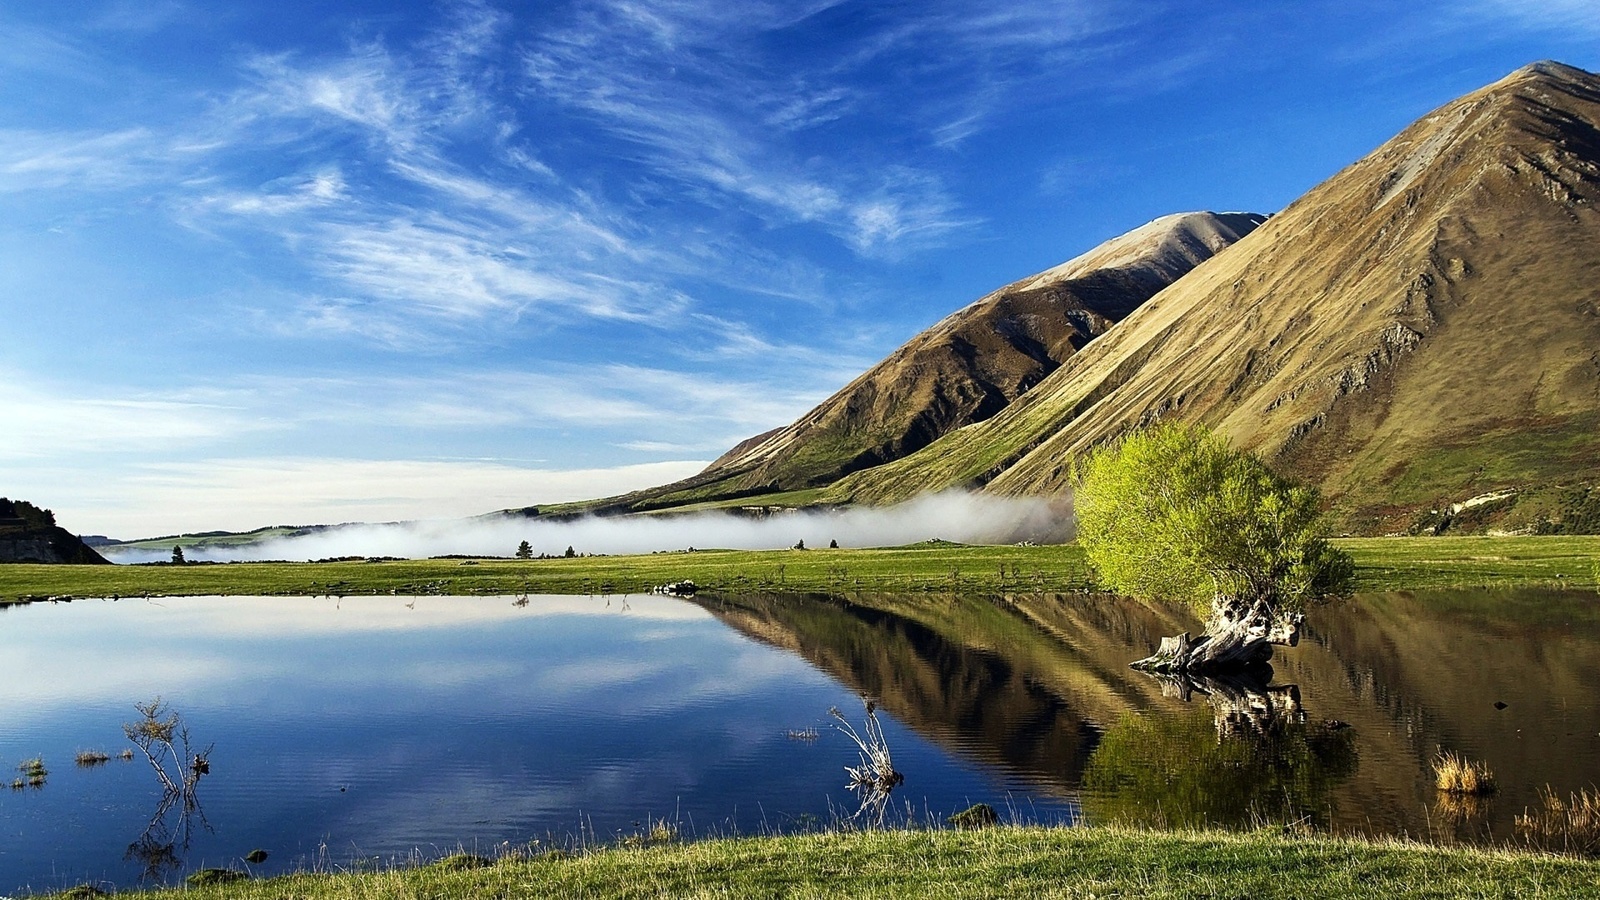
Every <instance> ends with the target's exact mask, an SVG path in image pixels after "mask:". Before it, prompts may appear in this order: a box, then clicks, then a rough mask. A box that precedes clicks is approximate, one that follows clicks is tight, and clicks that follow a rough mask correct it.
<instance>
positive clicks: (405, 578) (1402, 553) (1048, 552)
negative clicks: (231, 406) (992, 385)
mask: <svg viewBox="0 0 1600 900" xmlns="http://www.w3.org/2000/svg"><path fill="white" fill-rule="evenodd" d="M1335 543H1336V544H1337V545H1338V546H1340V547H1342V548H1344V549H1345V550H1347V551H1349V552H1350V553H1351V555H1353V556H1354V557H1355V560H1356V586H1357V589H1358V590H1361V591H1391V590H1422V589H1437V588H1483V587H1488V588H1514V587H1569V588H1588V589H1592V588H1594V587H1595V586H1596V584H1595V581H1596V578H1597V577H1600V537H1597V536H1581V537H1568V536H1546V537H1502V538H1485V537H1444V538H1351V539H1343V540H1339V541H1336V542H1335ZM686 578H687V579H692V580H693V581H694V582H695V583H697V584H699V585H700V586H701V588H702V589H703V590H707V591H717V592H723V593H739V592H793V593H802V592H818V593H833V594H848V593H852V592H856V591H870V592H875V593H884V592H892V593H912V594H917V593H948V592H956V593H989V594H997V593H1008V592H1009V593H1032V592H1039V593H1061V592H1070V591H1083V590H1092V589H1094V586H1095V585H1094V578H1093V575H1092V573H1091V572H1090V570H1089V567H1088V565H1087V563H1086V562H1085V561H1084V558H1083V553H1082V552H1081V551H1080V550H1079V549H1078V548H1077V547H1075V546H1072V545H1067V546H1061V547H1014V546H1003V547H976V546H965V545H957V544H943V543H937V544H934V543H930V544H915V545H912V546H909V547H898V548H892V549H870V550H826V549H821V550H804V551H800V550H753V551H746V550H702V551H697V552H694V553H686V552H674V553H653V554H646V555H640V556H591V557H579V558H576V559H545V560H528V561H521V560H503V559H486V560H482V561H477V562H475V563H473V564H463V561H461V560H454V559H447V560H412V561H402V562H395V561H388V562H370V563H369V562H333V563H230V564H226V565H188V566H59V565H32V564H9V565H0V603H4V602H14V601H17V600H21V599H27V598H39V597H51V596H69V597H110V596H120V597H138V596H177V595H211V594H233V595H238V594H262V595H291V594H292V595H315V594H347V595H348V594H389V593H396V594H463V595H466V594H517V593H533V594H585V593H641V592H644V591H646V590H648V589H649V588H650V587H651V586H653V585H657V584H665V583H667V582H671V581H679V580H682V579H686Z"/></svg>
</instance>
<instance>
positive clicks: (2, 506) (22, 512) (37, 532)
mask: <svg viewBox="0 0 1600 900" xmlns="http://www.w3.org/2000/svg"><path fill="white" fill-rule="evenodd" d="M0 563H77V564H95V565H105V564H109V563H108V562H107V560H106V558H105V557H103V556H101V555H100V554H99V553H96V552H95V551H94V550H92V549H90V548H89V546H88V545H86V544H84V542H83V541H81V540H79V539H78V538H77V536H76V535H74V534H72V533H71V532H69V531H67V530H66V529H65V528H62V527H61V526H59V525H57V524H56V517H55V513H52V512H51V511H50V510H48V509H42V508H40V507H37V506H34V505H33V504H32V503H29V502H27V501H25V500H9V499H7V498H4V497H0Z"/></svg>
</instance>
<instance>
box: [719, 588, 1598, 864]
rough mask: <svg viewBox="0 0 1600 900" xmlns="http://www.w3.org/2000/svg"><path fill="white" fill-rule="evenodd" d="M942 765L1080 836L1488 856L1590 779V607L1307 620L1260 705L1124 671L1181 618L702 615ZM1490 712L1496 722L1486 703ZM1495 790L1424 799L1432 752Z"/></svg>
mask: <svg viewBox="0 0 1600 900" xmlns="http://www.w3.org/2000/svg"><path fill="white" fill-rule="evenodd" d="M698 602H699V605H701V606H702V607H703V608H705V609H706V610H708V611H709V612H711V613H712V614H713V615H715V616H716V617H717V618H719V619H720V620H722V621H723V622H725V623H727V624H728V625H730V626H732V627H733V628H736V629H738V630H739V631H741V632H743V633H744V634H746V635H748V636H750V637H752V638H755V639H757V640H761V641H764V642H766V643H769V644H772V645H775V646H778V647H781V648H784V649H787V650H789V651H791V652H794V653H797V654H799V655H801V656H803V657H804V658H805V659H807V660H808V661H810V662H811V663H812V664H813V665H816V666H817V667H818V668H820V669H822V670H823V671H824V672H826V673H828V674H829V675H831V676H833V677H834V678H837V679H839V680H840V681H841V682H843V683H845V684H846V685H848V686H850V687H852V688H854V689H855V690H858V691H860V692H861V693H863V694H867V695H870V696H872V697H875V698H877V699H878V701H879V702H880V703H881V704H882V706H883V708H884V709H885V710H887V711H888V712H889V713H890V714H892V715H894V716H895V717H896V718H898V719H899V720H900V721H902V722H904V723H906V724H907V725H908V726H910V727H911V728H913V729H915V730H917V731H918V732H920V733H922V734H923V735H925V736H927V737H928V738H930V739H932V740H934V741H935V742H937V743H940V744H942V745H944V746H946V747H948V748H950V749H951V750H953V751H955V752H957V753H960V754H963V755H966V756H968V757H971V758H976V759H980V760H982V761H984V762H985V763H988V764H991V765H998V766H1001V767H1003V768H1004V769H1006V770H1008V772H1009V773H1011V774H1012V775H1013V776H1015V777H1018V778H1020V779H1022V780H1024V781H1026V782H1028V783H1030V784H1032V785H1036V786H1037V787H1038V789H1039V790H1041V791H1043V792H1046V793H1050V794H1053V795H1056V796H1060V797H1064V798H1081V802H1082V807H1083V809H1084V811H1085V814H1086V815H1087V816H1088V818H1089V820H1090V821H1123V822H1135V823H1141V824H1166V825H1185V826H1189V825H1206V824H1209V825H1222V826H1230V827H1251V826H1255V825H1259V824H1262V823H1263V822H1268V821H1271V822H1279V823H1284V824H1291V823H1297V824H1300V825H1303V826H1309V827H1318V828H1326V829H1330V830H1334V831H1339V832H1346V833H1366V834H1398V835H1409V836H1413V837H1424V838H1431V839H1434V840H1456V839H1461V840H1473V841H1484V840H1506V839H1511V838H1513V837H1514V836H1515V831H1514V828H1513V817H1514V816H1515V815H1517V814H1519V813H1522V812H1524V811H1525V810H1526V809H1527V808H1530V807H1534V806H1536V805H1538V803H1539V791H1540V790H1541V789H1542V788H1544V787H1545V786H1546V785H1549V786H1551V787H1552V788H1553V789H1554V790H1555V791H1556V792H1558V793H1561V794H1565V793H1566V792H1569V791H1573V790H1577V789H1579V788H1583V787H1589V786H1591V784H1592V779H1593V777H1594V775H1593V773H1594V772H1596V771H1600V768H1597V767H1600V701H1597V699H1596V696H1595V694H1594V692H1593V691H1592V690H1589V689H1588V687H1587V686H1592V685H1593V684H1595V683H1597V680H1600V603H1597V602H1596V598H1595V597H1593V596H1592V595H1583V594H1576V593H1570V592H1567V593H1564V592H1552V591H1518V592H1504V591H1501V592H1465V591H1456V592H1449V593H1443V592H1440V593H1430V594H1409V593H1405V594H1402V593H1396V594H1377V595H1367V596H1363V597H1359V598H1357V599H1355V600H1352V601H1347V602H1343V603H1339V604H1335V605H1333V606H1330V607H1323V608H1318V609H1316V610H1313V612H1312V614H1311V616H1310V618H1309V621H1308V626H1307V629H1306V631H1305V635H1304V637H1303V640H1302V642H1301V645H1300V646H1299V647H1297V648H1294V649H1285V650H1281V651H1280V653H1279V654H1278V656H1277V658H1275V659H1274V660H1273V666H1274V672H1273V674H1272V682H1271V684H1270V685H1269V684H1266V683H1262V684H1259V685H1241V684H1224V685H1218V684H1206V685H1200V686H1199V688H1200V689H1199V690H1193V689H1192V688H1194V687H1195V686H1193V685H1190V686H1187V687H1179V686H1175V685H1173V684H1172V683H1170V682H1167V683H1163V681H1162V680H1161V679H1158V678H1153V677H1148V676H1144V675H1141V674H1139V673H1135V672H1132V671H1130V670H1129V669H1128V668H1127V664H1128V662H1130V661H1131V660H1134V659H1137V658H1139V657H1141V656H1144V655H1145V654H1147V653H1148V652H1149V651H1150V649H1151V648H1152V647H1154V646H1155V644H1156V642H1157V641H1158V640H1159V637H1160V636H1161V635H1165V634H1174V633H1177V632H1179V631H1183V630H1193V629H1196V628H1197V627H1198V623H1197V622H1196V621H1195V620H1194V618H1193V617H1192V616H1191V615H1190V614H1189V613H1188V611H1187V610H1184V609H1181V608H1176V607H1167V606H1161V605H1149V604H1141V603H1134V602H1130V601H1126V600H1120V599H1116V598H1111V597H1106V596H1086V595H1069V596H1016V597H1010V598H1006V599H991V598H976V597H958V596H927V595H922V596H882V595H861V596H856V597H852V598H849V599H841V598H828V597H820V596H817V597H804V598H796V597H782V598H780V597H759V596H757V597H731V598H703V599H701V600H700V601H698ZM1497 702H1499V703H1503V704H1505V706H1504V708H1503V709H1497V708H1496V706H1495V704H1496V703H1497ZM1440 749H1445V750H1452V751H1455V752H1457V753H1460V754H1463V755H1465V756H1467V757H1469V758H1472V759H1477V760H1482V761H1484V762H1486V763H1487V764H1488V765H1489V767H1490V768H1491V769H1492V770H1493V771H1494V772H1495V773H1496V774H1497V776H1498V778H1499V782H1500V790H1499V792H1498V793H1497V794H1496V795H1494V796H1493V797H1490V798H1488V799H1487V800H1485V801H1482V802H1479V803H1475V804H1470V805H1469V804H1462V803H1459V802H1452V801H1450V800H1449V799H1448V798H1446V799H1443V800H1441V799H1440V798H1439V797H1438V796H1437V794H1436V791H1435V789H1434V786H1433V773H1432V769H1431V760H1432V759H1433V757H1434V755H1435V754H1436V753H1437V752H1438V751H1439V750H1440Z"/></svg>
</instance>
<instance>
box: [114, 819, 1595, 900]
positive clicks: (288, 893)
mask: <svg viewBox="0 0 1600 900" xmlns="http://www.w3.org/2000/svg"><path fill="white" fill-rule="evenodd" d="M1597 883H1600V862H1597V861H1593V860H1587V861H1586V860H1578V859H1570V858H1559V857H1554V856H1547V855H1541V854H1534V853H1512V852H1501V851H1486V850H1469V849H1451V848H1440V847H1426V846H1421V845H1417V844H1404V843H1396V842H1364V841H1351V840H1335V839H1331V838H1306V837H1295V836H1289V835H1285V834H1283V833H1282V832H1281V831H1262V832H1257V833H1253V834H1224V833H1215V832H1201V833H1186V832H1177V833H1171V832H1167V833H1161V832H1148V831H1134V830H1127V829H1119V828H1109V827H1094V828H1040V827H1026V828H989V829H983V830H979V831H953V830H936V831H883V832H858V833H823V834H812V835H802V836H787V837H757V838H728V839H719V840H709V841H697V842H692V843H667V844H661V845H655V846H645V847H642V848H628V847H614V848H608V849H603V850H595V851H590V852H584V853H579V854H576V855H566V854H559V855H557V854H551V855H545V856H535V857H531V858H515V857H513V858H507V859H503V860H500V861H497V862H494V863H492V864H487V865H483V866H481V867H476V868H471V867H462V866H457V865H448V864H447V865H432V866H419V867H415V868H397V869H391V870H387V871H378V872H369V873H329V874H303V875H293V876H288V877H283V878H275V879H269V880H261V881H254V880H242V881H234V882H231V883H228V884H223V885H214V886H208V887H192V888H186V889H182V890H169V891H158V892H151V893H148V894H140V895H139V896H141V897H147V898H151V900H155V898H166V897H174V898H175V897H184V898H187V900H204V898H213V897H214V898H230V900H231V898H285V897H294V898H298V900H357V898H457V897H463V898H464V897H499V898H511V897H517V898H522V897H529V898H532V897H619V898H645V897H675V898H676V897H838V896H847V897H943V898H962V897H1156V898H1163V897H1172V898H1177V897H1185V898H1188V897H1251V898H1259V900H1265V898H1272V897H1308V896H1316V897H1322V898H1341V897H1452V898H1454V897H1585V896H1594V893H1593V892H1594V886H1595V884H1597Z"/></svg>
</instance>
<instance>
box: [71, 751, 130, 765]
mask: <svg viewBox="0 0 1600 900" xmlns="http://www.w3.org/2000/svg"><path fill="white" fill-rule="evenodd" d="M132 758H133V757H132V756H131V755H130V756H129V759H132ZM110 760H111V756H110V755H109V754H106V753H101V752H100V751H99V750H79V751H78V755H77V757H76V758H75V759H74V761H75V762H77V764H78V765H80V766H82V767H83V768H85V769H92V768H94V767H95V766H102V765H105V764H106V763H107V762H110Z"/></svg>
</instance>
